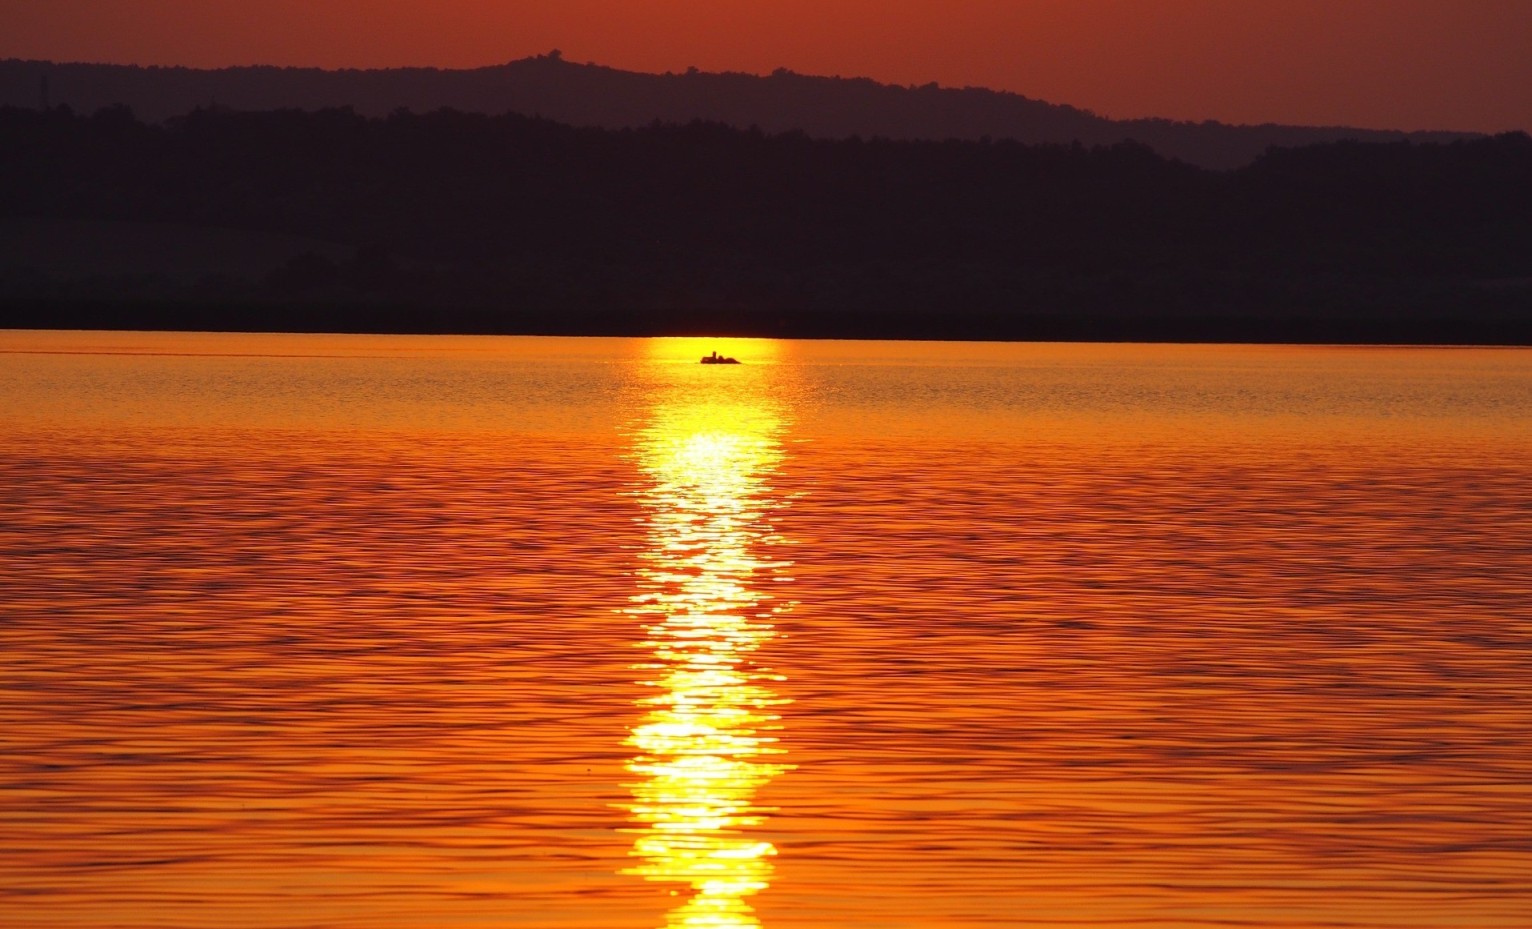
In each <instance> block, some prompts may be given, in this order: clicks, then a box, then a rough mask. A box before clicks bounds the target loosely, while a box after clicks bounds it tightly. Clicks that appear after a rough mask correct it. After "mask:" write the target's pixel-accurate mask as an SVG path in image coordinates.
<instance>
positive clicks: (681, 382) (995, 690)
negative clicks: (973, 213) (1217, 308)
mask: <svg viewBox="0 0 1532 929" xmlns="http://www.w3.org/2000/svg"><path fill="white" fill-rule="evenodd" d="M715 349H716V350H718V351H720V352H723V353H725V354H729V355H734V356H736V357H738V358H740V359H741V360H742V361H743V362H744V363H743V364H741V365H738V366H702V365H699V364H697V359H698V358H699V357H700V356H701V355H704V354H706V353H708V352H709V351H712V350H715ZM0 590H3V592H4V599H3V606H0V655H3V657H4V671H3V674H0V747H3V752H0V925H4V926H7V927H18V929H23V927H57V929H74V927H92V929H106V927H112V929H135V927H144V929H148V927H153V929H167V927H187V929H191V927H198V929H202V927H235V929H244V927H251V929H253V927H357V929H363V927H366V929H373V927H425V926H430V927H445V929H459V927H479V926H496V927H505V926H515V927H548V929H554V927H559V929H596V927H601V929H627V927H633V929H654V927H670V929H680V927H715V929H716V927H736V929H738V927H757V926H760V927H766V929H809V927H816V929H818V927H824V929H829V927H842V929H904V927H909V929H915V927H920V929H930V927H1001V926H1006V927H1012V926H1014V927H1130V926H1131V927H1149V926H1165V927H1194V929H1195V927H1231V926H1239V927H1320V926H1324V927H1369V929H1393V927H1400V929H1403V927H1443V929H1447V927H1452V929H1463V927H1519V929H1525V927H1527V926H1529V925H1532V744H1529V736H1532V350H1528V349H1471V348H1450V349H1449V348H1411V349H1396V348H1361V347H1315V346H1310V347H1282V346H1264V347H1255V346H1176V345H1156V346H1147V345H1068V344H1054V345H1043V344H988V343H985V344H979V343H973V344H962V343H915V342H909V343H899V342H809V341H751V340H735V339H716V340H704V339H653V340H641V339H554V338H489V337H471V338H470V337H383V336H339V335H336V336H323V335H239V334H223V335H213V334H193V333H105V332H99V333H89V332H21V331H12V332H0Z"/></svg>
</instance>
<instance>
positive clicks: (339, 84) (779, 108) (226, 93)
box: [0, 55, 1462, 168]
mask: <svg viewBox="0 0 1532 929" xmlns="http://www.w3.org/2000/svg"><path fill="white" fill-rule="evenodd" d="M44 80H46V82H47V96H48V98H49V100H50V102H51V103H53V104H62V105H67V106H70V107H72V108H73V109H75V110H77V111H80V112H85V113H92V112H95V111H96V110H97V109H100V108H101V107H105V106H111V105H114V104H123V105H126V106H128V107H129V108H131V109H132V110H133V111H134V112H135V113H137V114H138V115H139V116H140V117H141V118H144V119H147V120H149V121H151V122H160V121H163V120H165V119H168V118H170V117H173V116H177V115H180V114H183V113H186V112H188V111H190V110H192V109H194V108H197V107H212V106H218V107H226V108H230V109H237V110H275V109H310V110H313V109H324V108H328V107H343V106H349V107H352V108H353V109H355V110H356V111H357V112H358V113H362V114H363V115H370V116H386V115H388V114H390V113H392V112H394V111H395V110H397V109H400V108H403V109H409V110H412V111H414V112H417V113H425V112H430V111H433V110H437V109H441V108H443V107H449V108H452V109H456V110H461V111H463V112H467V113H484V114H489V115H499V114H501V113H508V112H509V113H521V114H525V115H540V116H544V117H547V118H549V119H554V120H558V121H560V122H564V123H569V124H571V125H576V126H591V127H604V128H609V129H621V128H636V127H640V126H646V125H649V124H650V123H653V122H655V121H659V122H664V123H687V122H691V121H692V120H697V119H701V120H704V121H709V122H718V123H723V124H725V125H730V126H734V127H737V128H750V127H752V126H754V127H758V128H760V129H762V130H763V131H766V132H788V131H793V130H801V131H803V132H805V133H807V134H809V135H811V136H814V137H816V138H826V139H844V138H849V137H851V136H853V135H859V136H861V137H863V138H873V137H879V138H887V139H931V140H942V139H949V138H950V139H967V140H971V141H977V140H979V139H982V138H985V137H988V138H993V139H1014V140H1016V141H1019V142H1026V143H1058V144H1069V143H1072V142H1077V141H1078V142H1081V143H1082V144H1085V145H1087V146H1092V145H1112V144H1116V143H1118V142H1122V141H1126V140H1129V139H1133V140H1137V141H1139V142H1143V143H1144V144H1147V145H1149V146H1150V147H1151V148H1153V149H1154V150H1155V151H1158V152H1159V153H1161V154H1163V155H1165V156H1167V157H1171V158H1178V159H1181V160H1183V161H1187V162H1190V163H1192V164H1198V165H1203V166H1206V167H1215V168H1230V167H1237V166H1239V165H1244V164H1248V163H1250V162H1251V161H1252V160H1253V159H1254V158H1255V157H1256V156H1258V155H1259V154H1261V153H1262V152H1264V151H1265V150H1266V149H1267V148H1269V147H1271V146H1273V145H1278V146H1296V145H1310V144H1315V143H1321V142H1333V141H1337V140H1340V139H1357V140H1361V141H1395V140H1401V139H1405V138H1411V139H1413V140H1414V141H1418V142H1419V141H1450V140H1452V139H1453V138H1459V137H1462V136H1461V135H1460V134H1452V133H1415V134H1413V135H1406V134H1405V133H1400V132H1378V131H1368V130H1360V129H1348V128H1343V127H1328V128H1309V127H1297V126H1273V125H1265V126H1229V125H1224V124H1221V123H1216V122H1205V123H1185V122H1173V121H1170V120H1159V119H1139V120H1126V121H1114V120H1109V119H1104V118H1102V117H1099V116H1096V115H1094V114H1092V113H1090V112H1088V111H1085V110H1079V109H1075V108H1074V107H1070V106H1061V105H1055V104H1050V103H1045V102H1043V101H1040V100H1032V99H1029V98H1027V97H1023V96H1020V95H1018V94H1010V93H997V92H995V91H991V90H985V89H982V88H962V89H956V88H939V87H937V86H936V85H935V84H929V85H926V86H924V87H901V86H896V85H887V84H879V83H877V82H875V81H871V80H867V79H842V78H833V77H810V76H806V75H800V74H793V73H791V72H787V71H778V72H776V73H775V74H773V75H771V76H770V77H756V76H754V75H748V74H710V73H705V72H699V71H688V72H685V73H681V74H640V73H635V72H631V71H619V70H617V69H614V68H605V67H600V66H597V65H580V64H574V63H572V62H568V61H565V60H563V59H562V58H560V57H558V56H556V55H545V56H541V57H538V58H527V59H523V60H521V61H513V62H510V63H509V64H505V65H499V66H496V67H489V68H477V69H473V70H458V71H452V70H438V69H435V68H399V69H391V70H377V71H322V70H319V69H314V68H272V67H248V68H225V69H221V70H216V71H204V70H194V69H190V68H136V67H127V66H119V65H92V64H54V63H49V62H35V61H14V60H13V61H4V62H0V105H9V106H18V107H35V106H37V105H38V104H39V102H40V101H41V98H42V94H43V82H44Z"/></svg>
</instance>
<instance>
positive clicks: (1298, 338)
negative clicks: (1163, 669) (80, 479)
mask: <svg viewBox="0 0 1532 929" xmlns="http://www.w3.org/2000/svg"><path fill="white" fill-rule="evenodd" d="M0 329H54V330H82V331H92V330H94V331H108V330H117V331H144V332H177V331H184V332H291V333H312V334H320V333H337V334H339V333H347V334H375V335H506V336H516V335H522V336H587V337H627V338H646V337H666V336H697V335H706V336H714V337H719V338H726V337H734V338H778V339H843V340H889V341H946V342H970V341H971V342H1136V343H1181V344H1195V343H1206V344H1272V345H1279V344H1293V345H1327V344H1333V345H1456V346H1473V345H1483V346H1499V347H1529V346H1532V316H1528V315H1526V314H1517V313H1505V314H1503V315H1501V314H1495V315H1482V316H1474V317H1470V318H1464V317H1463V316H1455V315H1450V314H1448V313H1437V314H1424V313H1420V312H1415V313H1405V314H1401V315H1399V316H1398V317H1394V318H1378V317H1376V316H1371V315H1368V316H1359V315H1358V316H1346V315H1342V314H1329V315H1319V314H1318V313H1315V312H1312V311H1310V312H1293V313H1289V314H1281V315H1277V314H1268V315H1261V316H1244V317H1235V316H1228V315H1218V314H1213V313H1208V314H1199V315H1152V316H1151V315H1145V314H1130V313H1102V312H1094V313H1091V312H1080V313H1074V314H1065V313H1033V314H1016V315H1005V316H999V315H989V314H949V315H945V316H935V315H932V314H929V313H909V312H903V313H901V312H887V313H870V312H839V313H830V312H822V311H820V312H809V311H802V310H796V311H787V310H783V311H770V310H716V311H715V310H702V309H677V308H667V309H657V308H650V309H642V310H640V309H621V308H604V309H589V308H586V309H563V310H550V311H543V312H514V311H507V310H505V309H502V308H453V307H432V306H417V305H408V304H370V303H367V304H360V303H358V304H336V305H307V304H296V305H271V304H237V305H228V306H219V307H210V306H205V305H195V304H180V303H161V302H147V303H145V302H129V301H45V300H37V301H13V302H9V303H0Z"/></svg>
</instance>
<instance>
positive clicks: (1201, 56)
mask: <svg viewBox="0 0 1532 929" xmlns="http://www.w3.org/2000/svg"><path fill="white" fill-rule="evenodd" d="M553 48H559V49H561V50H562V51H563V52H564V55H565V57H566V58H568V59H570V60H573V61H579V62H585V61H593V62H597V63H599V64H606V65H611V66H614V67H618V68H625V69H631V70H638V71H667V70H683V69H685V68H687V67H688V66H696V67H699V68H702V69H703V70H707V71H724V70H729V71H746V72H754V73H766V72H769V71H771V70H772V69H774V68H778V67H786V68H790V69H792V70H794V71H798V72H801V73H805V74H825V75H842V76H846V77H871V78H875V79H877V80H880V81H887V82H892V83H901V84H912V83H919V84H923V83H926V82H928V81H938V82H940V83H942V84H943V85H948V86H964V85H976V86H987V87H993V88H997V89H1002V90H1010V91H1015V92H1018V93H1022V94H1026V95H1028V96H1031V97H1037V98H1041V99H1045V100H1049V101H1052V102H1056V103H1070V104H1074V105H1076V106H1081V107H1086V108H1089V109H1092V110H1095V111H1096V112H1098V113H1101V114H1103V115H1107V116H1113V117H1134V116H1165V117H1171V118H1176V119H1219V120H1223V121H1226V122H1247V123H1249V122H1284V123H1299V124H1347V125H1353V126H1362V127H1376V128H1398V129H1436V128H1441V129H1466V130H1481V131H1500V130H1505V129H1528V128H1532V2H1529V0H769V2H768V0H649V2H646V3H633V2H611V0H433V2H430V3H426V2H421V0H325V2H318V3H316V2H314V0H261V2H256V0H66V2H52V3H42V2H28V0H0V57H8V58H39V59H52V60H59V61H93V62H117V63H136V64H160V65H174V64H180V65H190V66H196V67H216V66H224V65H238V64H279V65H309V66H322V67H389V66H398V65H433V66H437V67H452V68H460V67H475V66H480V65H488V64H497V63H501V62H504V61H508V60H511V59H515V58H523V57H526V56H528V55H533V54H539V53H543V52H546V51H548V50H550V49H553Z"/></svg>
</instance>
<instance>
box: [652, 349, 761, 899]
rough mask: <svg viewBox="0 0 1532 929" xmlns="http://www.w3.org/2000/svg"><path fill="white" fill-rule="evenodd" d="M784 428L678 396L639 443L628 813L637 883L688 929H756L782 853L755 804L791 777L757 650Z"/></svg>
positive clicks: (744, 410)
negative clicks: (759, 896) (641, 531)
mask: <svg viewBox="0 0 1532 929" xmlns="http://www.w3.org/2000/svg"><path fill="white" fill-rule="evenodd" d="M724 376H727V375H724ZM713 386H714V388H716V386H717V385H713ZM715 392H716V390H711V391H709V393H715ZM780 429H781V423H780V421H779V419H778V418H777V416H776V415H775V414H774V413H772V412H771V411H770V410H769V408H767V407H766V406H764V405H762V404H761V403H759V402H756V403H749V402H741V401H739V400H738V399H734V398H731V399H727V400H720V401H714V400H708V399H695V400H687V399H679V398H678V399H667V400H662V401H661V402H659V403H658V404H656V405H655V406H654V408H653V409H652V411H651V413H650V416H649V420H648V423H647V426H646V427H645V428H644V429H643V430H642V432H641V433H640V435H639V450H638V455H639V458H640V461H641V464H642V467H643V471H644V474H645V475H646V477H647V478H648V480H649V481H650V482H651V483H650V484H649V485H648V486H647V487H645V488H644V489H643V491H642V492H641V499H642V501H643V503H644V505H645V508H646V517H645V518H646V522H647V525H648V528H649V548H648V550H647V551H645V552H644V554H643V562H644V566H643V567H642V568H641V569H640V570H639V571H638V572H637V580H638V586H639V590H640V593H639V594H637V595H636V596H635V597H634V598H633V601H634V605H633V607H632V608H631V609H630V610H629V612H630V613H631V614H632V615H634V616H635V617H637V618H639V619H640V620H641V621H643V622H644V624H645V625H644V629H645V631H646V633H647V638H646V639H645V640H644V641H643V642H642V643H641V647H642V648H643V649H644V651H645V652H646V653H647V654H646V656H645V660H644V661H643V662H642V663H640V664H638V665H636V666H635V668H636V669H637V670H639V671H641V672H642V674H643V684H644V685H645V686H646V687H647V688H649V689H650V690H651V694H650V695H649V696H646V697H644V698H642V699H641V700H640V701H639V705H640V708H641V709H642V711H643V716H642V718H641V719H640V720H639V721H638V722H637V723H636V725H634V727H633V729H632V734H631V735H630V737H629V739H628V744H629V745H630V746H631V747H632V748H633V749H634V750H635V751H636V752H637V754H636V755H635V756H634V757H633V759H632V760H631V761H630V762H629V764H628V770H629V771H630V772H632V774H634V775H636V776H637V777H638V778H640V780H637V781H635V782H633V783H632V784H631V785H630V787H631V789H632V793H633V799H632V802H631V803H630V804H628V805H627V809H628V812H629V814H630V816H631V818H632V820H633V822H634V823H635V824H636V825H637V827H638V828H637V833H638V835H637V838H636V840H635V842H634V846H633V852H632V853H633V855H634V856H635V857H637V858H638V859H640V863H639V864H637V865H634V866H633V867H632V868H630V869H628V871H629V873H631V874H635V875H641V876H642V877H644V878H645V879H647V880H649V881H656V882H662V883H666V884H674V885H676V887H675V889H674V890H672V893H673V894H675V895H677V896H678V897H680V898H682V901H681V902H680V903H679V905H678V906H677V907H676V908H675V909H674V910H672V912H671V913H670V915H669V918H668V923H667V924H668V925H669V926H671V927H677V929H679V927H718V929H723V927H740V929H744V927H754V926H758V925H759V923H758V921H757V919H756V917H755V915H754V912H753V910H752V908H751V907H750V905H749V904H748V903H747V898H748V897H750V896H752V895H754V894H756V893H758V892H760V891H762V890H764V889H766V887H767V886H768V885H769V884H770V882H771V878H772V873H773V865H772V861H771V857H772V856H773V855H775V854H776V849H775V848H774V847H773V846H772V844H771V843H770V842H768V841H765V840H763V839H761V838H759V837H758V836H755V835H752V827H755V826H759V825H760V824H761V822H762V821H763V819H764V817H765V815H766V814H767V813H768V812H769V811H768V810H767V809H765V808H763V807H761V806H759V805H758V804H757V803H756V800H755V796H756V792H757V791H758V790H759V789H760V788H761V787H762V786H763V785H764V784H765V783H766V782H768V781H769V780H771V779H772V778H773V777H775V776H776V775H777V774H779V773H781V772H782V771H784V770H786V769H787V768H788V767H789V766H788V765H785V764H783V763H782V762H781V761H780V760H779V759H780V757H781V755H782V749H781V748H780V747H778V745H777V738H776V736H775V735H774V734H773V733H774V732H775V730H777V729H778V728H779V724H778V707H779V706H780V704H782V703H784V702H785V701H783V700H782V699H781V698H779V697H778V696H777V695H776V694H775V693H774V692H773V690H772V683H773V681H777V680H780V678H778V677H776V676H775V675H773V674H772V672H771V671H770V670H769V669H767V668H764V667H761V666H760V665H759V664H757V663H756V658H755V655H754V653H755V652H756V651H757V649H758V648H759V647H760V646H761V645H762V644H763V643H765V642H767V641H769V640H770V639H771V638H772V637H773V635H774V626H773V623H772V619H773V617H774V614H776V613H777V612H779V611H780V610H781V609H783V606H782V602H781V600H780V599H779V597H780V594H779V593H771V592H768V590H767V587H768V586H770V585H772V582H774V581H780V580H785V579H786V578H785V577H783V576H782V574H781V569H783V568H784V567H786V562H783V561H779V560H773V559H772V552H771V551H770V550H771V548H772V547H773V545H774V543H775V542H777V541H778V540H776V539H775V538H774V537H773V535H772V532H771V528H770V525H769V516H770V512H769V511H770V510H771V508H772V507H773V506H774V505H775V503H774V501H773V498H772V495H771V490H770V487H769V486H768V484H767V481H768V479H769V478H770V475H771V472H772V471H773V469H774V468H775V466H776V464H777V461H778V459H779V458H780V456H781V452H780V449H779V447H778V444H777V433H778V432H779V431H780Z"/></svg>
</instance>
